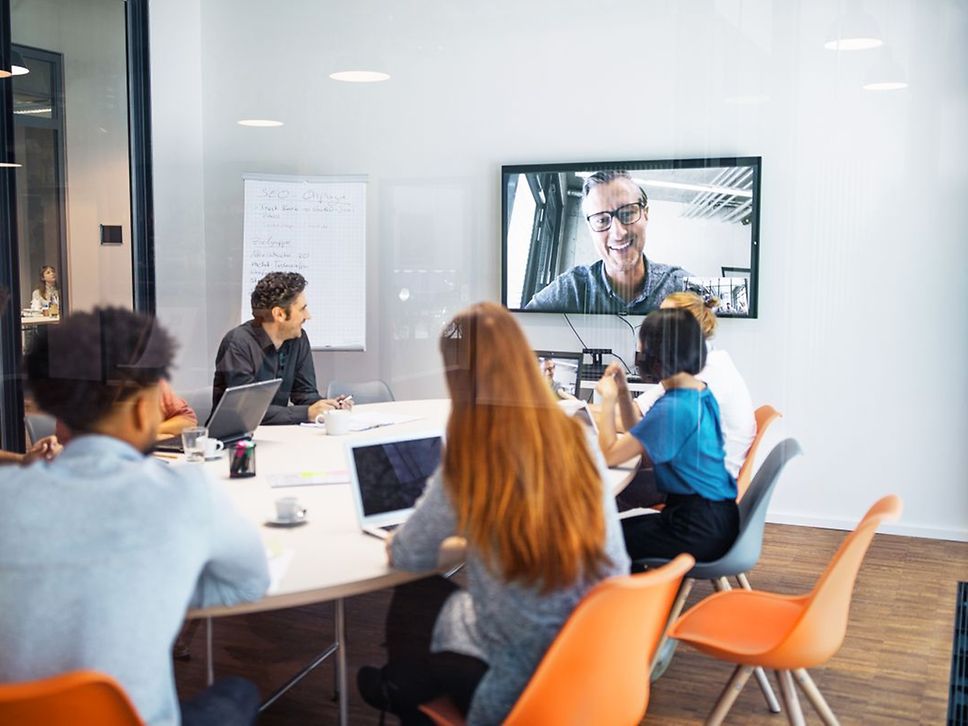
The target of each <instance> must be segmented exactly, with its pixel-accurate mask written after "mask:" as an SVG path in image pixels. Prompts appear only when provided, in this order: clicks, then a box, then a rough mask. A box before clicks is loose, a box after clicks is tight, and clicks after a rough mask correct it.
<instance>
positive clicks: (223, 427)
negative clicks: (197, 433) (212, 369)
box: [155, 378, 282, 452]
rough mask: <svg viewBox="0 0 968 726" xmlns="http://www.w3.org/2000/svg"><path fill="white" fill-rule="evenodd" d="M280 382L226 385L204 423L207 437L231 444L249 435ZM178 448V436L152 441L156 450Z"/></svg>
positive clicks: (174, 449)
mask: <svg viewBox="0 0 968 726" xmlns="http://www.w3.org/2000/svg"><path fill="white" fill-rule="evenodd" d="M280 385H282V379H281V378H274V379H272V380H271V381H258V382H257V383H246V384H245V385H243V386H231V387H229V388H226V389H225V393H224V394H222V398H220V399H219V402H218V405H217V406H216V407H215V410H214V411H212V415H211V416H209V417H208V422H207V423H206V424H205V426H206V427H207V428H208V435H209V437H210V438H213V439H218V440H220V441H222V442H223V443H226V444H230V443H232V442H233V441H238V440H240V439H244V438H248V437H249V436H251V435H252V432H253V431H255V430H256V429H257V428H258V427H259V424H260V423H262V417H263V416H265V415H266V411H267V410H268V409H269V404H270V403H272V398H273V396H275V395H276V391H278V390H279V386H280ZM181 450H182V440H181V436H172V437H170V438H167V439H162V440H161V441H158V442H157V443H156V444H155V451H177V452H181Z"/></svg>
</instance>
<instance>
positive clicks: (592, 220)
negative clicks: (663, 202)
mask: <svg viewBox="0 0 968 726" xmlns="http://www.w3.org/2000/svg"><path fill="white" fill-rule="evenodd" d="M643 209H645V205H644V204H643V203H642V202H632V203H631V204H623V205H622V206H621V207H619V208H618V209H613V210H611V211H609V212H595V214H589V215H588V216H587V217H585V220H586V221H587V222H588V226H589V227H591V228H592V231H593V232H605V231H606V230H608V228H609V227H611V226H612V219H613V218H614V219H617V220H618V221H619V222H621V223H622V224H635V223H636V222H638V221H639V219H641V218H642V210H643Z"/></svg>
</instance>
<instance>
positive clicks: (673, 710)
mask: <svg viewBox="0 0 968 726" xmlns="http://www.w3.org/2000/svg"><path fill="white" fill-rule="evenodd" d="M843 537H844V533H843V532H838V531H833V530H823V529H814V528H807V527H793V526H784V525H768V526H767V531H766V538H765V544H764V552H763V557H762V559H761V560H760V564H759V565H758V566H757V568H756V569H755V570H754V571H753V573H752V575H751V578H750V579H751V581H752V583H753V587H754V588H758V589H764V590H775V591H777V592H787V593H800V592H804V591H806V590H809V589H810V587H811V586H812V584H813V582H814V580H815V579H816V577H817V575H818V574H819V573H820V571H821V570H822V569H823V567H824V565H825V564H826V563H827V562H828V561H829V559H830V556H831V555H832V554H833V552H834V550H835V549H836V547H837V545H838V544H839V543H840V541H841V539H843ZM321 556H325V554H324V553H322V554H321ZM959 579H962V580H965V579H968V543H955V542H942V541H936V540H923V539H913V538H908V537H897V536H890V535H883V534H879V535H877V536H876V537H875V539H874V543H873V545H872V546H871V549H870V551H869V553H868V555H867V559H866V560H865V562H864V566H863V567H862V569H861V572H860V576H859V577H858V580H857V586H856V588H855V590H854V599H853V606H852V608H851V612H850V624H849V626H848V630H847V639H846V641H845V642H844V646H843V648H841V650H840V652H839V653H838V654H837V655H836V656H835V657H834V658H833V660H831V661H830V662H829V663H828V664H827V665H826V667H824V668H822V669H816V670H814V671H812V673H813V677H814V680H815V681H816V683H817V685H818V686H819V687H820V689H821V691H823V693H824V695H825V696H826V698H827V700H828V702H829V703H830V706H831V707H832V708H833V710H834V712H835V713H836V714H837V715H838V717H839V718H840V720H841V722H842V723H844V724H891V723H923V724H940V723H944V721H945V716H946V713H947V697H948V677H949V669H950V666H951V642H952V641H951V638H952V628H953V622H954V621H953V618H954V605H955V588H956V584H957V580H959ZM710 592H711V588H710V587H709V586H708V584H706V583H699V584H697V586H696V587H695V588H694V590H693V594H692V595H691V596H690V603H691V602H694V601H696V600H698V599H700V598H702V597H705V596H706V595H708V594H709V593H710ZM388 602H389V593H386V592H379V593H374V594H370V595H365V596H361V597H357V598H353V599H351V600H348V601H347V603H346V619H347V632H348V641H349V648H348V656H349V663H350V691H351V694H350V696H351V701H350V722H351V723H353V724H376V723H377V722H378V716H377V713H376V712H375V711H373V710H371V709H370V708H368V707H367V706H366V705H365V704H363V703H362V702H361V701H360V699H359V697H358V695H357V694H356V688H355V685H354V678H355V673H356V669H357V668H358V667H359V666H361V665H366V664H374V665H380V664H382V662H383V659H384V658H383V651H382V648H381V646H380V643H381V642H382V640H383V618H384V616H385V613H386V607H387V603H388ZM332 612H333V608H332V606H331V605H328V604H327V605H318V606H312V607H306V608H298V609H293V610H286V611H281V612H274V613H265V614H259V615H251V616H240V617H234V618H226V619H222V620H218V621H215V631H214V632H215V665H216V675H220V674H221V675H227V674H230V673H233V674H237V675H242V676H246V677H248V678H250V679H252V680H253V681H255V683H256V684H257V685H258V686H259V687H260V689H261V690H262V692H263V695H264V696H268V695H269V694H270V693H271V692H272V691H273V690H274V688H275V686H276V685H278V684H279V683H281V682H283V681H284V680H285V679H286V678H287V677H288V676H289V675H291V674H292V673H295V672H296V671H298V670H299V669H300V668H301V667H302V666H303V665H305V664H306V663H308V662H309V661H310V660H311V659H312V657H313V655H314V654H315V652H316V651H320V650H322V649H323V647H325V645H326V644H327V643H328V642H329V641H328V640H327V636H329V635H330V634H331V633H332V631H333V618H332ZM204 640H205V639H204V629H199V631H198V633H197V635H196V637H195V638H194V640H193V643H192V658H191V660H190V661H187V662H185V661H176V662H175V676H176V679H177V683H178V688H179V694H180V695H181V696H183V697H184V696H187V695H190V694H192V693H194V692H195V691H197V690H199V689H200V688H202V687H203V685H204V678H205V676H204ZM730 671H731V668H730V666H729V665H727V664H723V663H719V662H716V661H714V660H712V659H710V658H707V657H705V656H703V655H700V654H698V653H697V652H696V651H693V650H691V649H690V648H689V647H687V646H680V648H679V651H678V653H677V655H676V658H675V659H674V661H673V662H672V665H671V666H670V667H669V670H668V671H667V672H666V674H665V676H664V677H663V678H662V679H660V680H659V681H658V682H657V683H656V684H655V685H654V687H653V690H652V696H651V701H650V704H649V710H648V712H647V714H646V722H648V723H650V724H695V723H702V721H703V718H704V716H705V715H706V714H707V712H708V711H709V709H710V708H711V707H712V705H713V703H714V702H715V700H716V698H717V697H718V695H719V692H720V689H721V688H722V686H723V684H724V683H725V682H726V680H727V678H728V676H729V674H730ZM332 697H333V668H332V666H331V665H329V664H328V663H327V664H324V665H322V666H321V667H320V668H318V669H317V670H316V671H314V672H313V673H312V674H311V675H310V676H309V677H307V678H306V680H304V681H303V682H302V683H300V684H299V685H298V686H296V687H295V688H294V689H293V690H291V691H290V692H289V693H287V694H286V695H285V696H283V697H282V698H281V699H280V700H279V701H277V702H276V703H275V704H273V705H272V706H271V707H270V708H269V709H268V710H267V711H266V712H265V713H264V714H263V717H262V719H261V720H260V723H261V724H266V725H268V726H272V725H273V724H279V725H281V724H299V725H300V726H301V725H302V724H335V723H336V722H337V710H336V705H335V703H334V702H333V700H332ZM801 703H803V705H804V711H805V714H806V716H807V721H808V723H820V721H819V719H818V718H817V717H816V715H815V714H814V713H813V712H812V711H810V710H809V705H808V704H807V703H806V700H805V699H801ZM393 720H394V719H391V722H393ZM727 722H728V723H735V724H760V723H762V724H774V725H776V724H784V723H786V719H785V717H784V716H783V715H776V716H774V715H771V714H770V713H769V712H768V711H767V709H766V706H765V703H764V702H763V699H762V696H761V695H760V692H759V689H758V688H757V687H756V685H755V682H754V681H753V680H751V681H750V682H749V683H748V684H747V687H746V689H745V690H744V692H743V693H742V694H741V695H740V697H739V699H738V701H737V702H736V705H735V706H734V707H733V710H732V712H731V714H730V718H729V719H728V721H727Z"/></svg>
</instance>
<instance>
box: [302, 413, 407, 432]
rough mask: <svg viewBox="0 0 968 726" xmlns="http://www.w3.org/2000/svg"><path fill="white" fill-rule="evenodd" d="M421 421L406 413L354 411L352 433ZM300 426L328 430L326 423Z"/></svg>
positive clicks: (351, 424)
mask: <svg viewBox="0 0 968 726" xmlns="http://www.w3.org/2000/svg"><path fill="white" fill-rule="evenodd" d="M418 420H420V417H419V416H411V415H409V414H405V413H378V412H376V411H367V412H365V413H364V412H362V411H359V412H357V411H354V412H353V414H352V415H351V417H350V431H369V430H370V429H377V428H380V427H381V426H393V425H394V424H402V423H410V422H411V421H418ZM299 425H300V426H308V427H310V428H314V429H323V430H325V429H326V424H324V423H301V424H299Z"/></svg>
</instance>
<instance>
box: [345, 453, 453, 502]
mask: <svg viewBox="0 0 968 726" xmlns="http://www.w3.org/2000/svg"><path fill="white" fill-rule="evenodd" d="M440 451H441V438H440V437H439V436H430V437H427V438H424V439H411V440H409V441H397V442H394V443H389V444H375V445H373V446H357V447H354V448H353V458H354V460H355V463H356V474H357V478H358V479H359V482H360V497H361V499H362V500H363V513H364V514H365V515H366V516H371V515H374V514H383V513H385V512H395V511H397V510H400V509H409V508H410V507H412V506H413V505H414V504H415V503H416V501H417V499H418V498H419V497H420V495H421V494H423V490H424V487H425V486H426V485H427V478H428V477H429V476H430V475H431V474H433V473H434V471H436V469H437V467H438V466H439V465H440Z"/></svg>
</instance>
